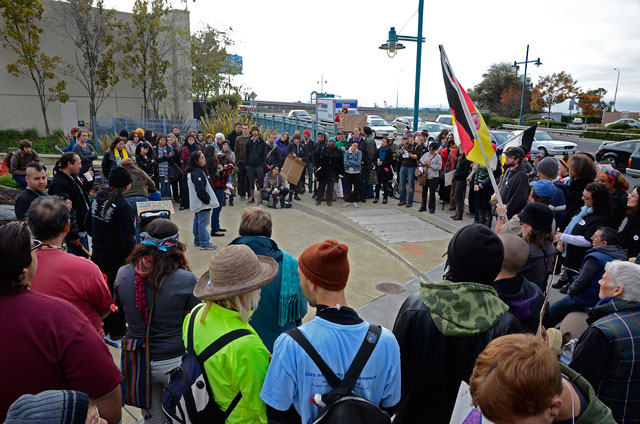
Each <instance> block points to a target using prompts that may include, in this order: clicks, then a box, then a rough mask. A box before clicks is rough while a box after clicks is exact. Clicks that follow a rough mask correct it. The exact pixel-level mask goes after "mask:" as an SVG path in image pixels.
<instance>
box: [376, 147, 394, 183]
mask: <svg viewBox="0 0 640 424" xmlns="http://www.w3.org/2000/svg"><path fill="white" fill-rule="evenodd" d="M379 159H380V149H378V151H377V152H376V159H375V163H376V171H377V173H378V182H380V183H386V182H388V181H391V180H392V179H393V170H392V169H391V163H392V162H393V152H392V151H391V147H389V149H388V150H387V151H386V153H385V154H384V157H383V158H382V160H381V162H382V165H378V160H379Z"/></svg>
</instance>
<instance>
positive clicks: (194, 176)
mask: <svg viewBox="0 0 640 424" xmlns="http://www.w3.org/2000/svg"><path fill="white" fill-rule="evenodd" d="M189 178H191V182H192V183H193V187H194V189H195V190H196V195H197V196H198V199H200V201H201V202H202V203H204V204H205V205H208V204H209V202H210V201H211V197H210V196H209V193H207V184H209V183H208V181H207V177H206V176H205V175H204V173H203V172H202V171H200V170H196V171H194V172H192V173H191V175H190V176H189Z"/></svg>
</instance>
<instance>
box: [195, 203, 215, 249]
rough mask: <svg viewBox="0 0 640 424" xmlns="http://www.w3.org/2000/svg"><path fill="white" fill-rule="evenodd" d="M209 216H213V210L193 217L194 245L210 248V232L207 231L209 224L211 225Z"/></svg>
mask: <svg viewBox="0 0 640 424" xmlns="http://www.w3.org/2000/svg"><path fill="white" fill-rule="evenodd" d="M209 215H211V209H207V210H204V211H200V212H196V213H195V214H194V215H193V244H195V245H196V246H199V247H202V246H209V245H210V244H211V242H209V232H208V231H207V224H208V223H209Z"/></svg>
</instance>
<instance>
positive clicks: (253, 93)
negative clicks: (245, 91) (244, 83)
mask: <svg viewBox="0 0 640 424" xmlns="http://www.w3.org/2000/svg"><path fill="white" fill-rule="evenodd" d="M256 97H258V95H257V94H256V92H255V91H252V92H251V94H249V98H250V99H251V100H255V99H256Z"/></svg>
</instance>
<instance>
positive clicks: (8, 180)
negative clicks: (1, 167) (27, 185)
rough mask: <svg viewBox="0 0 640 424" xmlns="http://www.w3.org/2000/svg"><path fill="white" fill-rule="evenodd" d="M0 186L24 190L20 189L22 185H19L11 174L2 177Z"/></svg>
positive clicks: (0, 176)
mask: <svg viewBox="0 0 640 424" xmlns="http://www.w3.org/2000/svg"><path fill="white" fill-rule="evenodd" d="M0 185H3V186H5V187H13V188H17V189H21V188H22V187H20V184H18V183H17V182H16V180H14V179H13V177H11V174H9V173H8V172H7V173H6V174H2V175H0Z"/></svg>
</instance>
